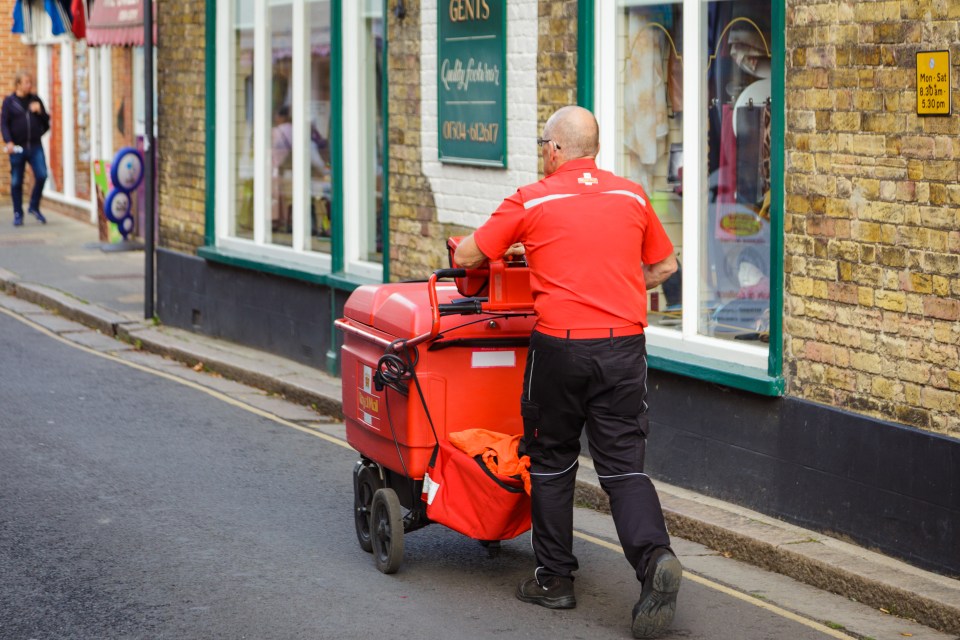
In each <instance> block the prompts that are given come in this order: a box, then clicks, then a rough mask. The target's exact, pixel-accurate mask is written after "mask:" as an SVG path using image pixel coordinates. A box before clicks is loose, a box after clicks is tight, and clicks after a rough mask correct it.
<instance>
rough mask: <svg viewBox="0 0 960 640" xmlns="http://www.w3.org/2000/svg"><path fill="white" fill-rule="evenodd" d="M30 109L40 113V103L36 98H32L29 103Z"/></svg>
mask: <svg viewBox="0 0 960 640" xmlns="http://www.w3.org/2000/svg"><path fill="white" fill-rule="evenodd" d="M30 111H33V112H34V113H40V103H39V102H37V101H36V100H34V101H33V102H31V103H30Z"/></svg>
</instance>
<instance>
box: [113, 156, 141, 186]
mask: <svg viewBox="0 0 960 640" xmlns="http://www.w3.org/2000/svg"><path fill="white" fill-rule="evenodd" d="M110 179H111V180H113V186H114V187H116V188H117V189H120V190H121V191H126V192H128V193H129V192H130V191H133V190H134V189H136V188H137V187H139V186H140V183H141V182H142V181H143V154H141V153H140V152H139V151H137V150H136V149H134V148H133V147H124V148H123V149H120V151H117V155H116V156H114V158H113V166H111V167H110Z"/></svg>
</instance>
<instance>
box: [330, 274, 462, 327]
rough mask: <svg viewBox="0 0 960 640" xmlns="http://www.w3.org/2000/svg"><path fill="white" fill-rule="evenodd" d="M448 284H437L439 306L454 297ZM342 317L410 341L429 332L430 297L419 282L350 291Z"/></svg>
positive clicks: (381, 285)
mask: <svg viewBox="0 0 960 640" xmlns="http://www.w3.org/2000/svg"><path fill="white" fill-rule="evenodd" d="M457 295H458V294H457V288H456V286H455V285H454V284H452V283H437V298H438V300H439V302H440V303H441V304H442V303H447V302H450V301H451V300H453V299H454V298H455V297H457ZM343 315H344V316H345V317H346V318H347V319H349V320H353V321H356V322H360V323H362V324H364V325H367V326H369V327H373V328H375V329H378V330H380V331H382V332H384V333H386V334H387V335H390V336H394V337H396V338H413V337H415V336H418V335H421V334H423V333H426V332H427V331H429V330H430V327H431V325H432V323H433V314H432V310H431V308H430V296H429V294H428V290H427V286H426V284H425V283H423V282H395V283H390V284H380V285H363V286H361V287H358V288H357V289H355V290H354V292H353V293H352V294H351V295H350V297H349V298H348V299H347V302H346V304H345V305H344V308H343Z"/></svg>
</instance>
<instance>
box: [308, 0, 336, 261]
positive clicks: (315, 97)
mask: <svg viewBox="0 0 960 640" xmlns="http://www.w3.org/2000/svg"><path fill="white" fill-rule="evenodd" d="M307 21H308V22H309V24H310V36H309V38H310V88H309V90H308V92H307V94H308V95H309V100H310V214H311V215H310V237H311V239H310V247H311V248H312V249H313V250H314V251H322V252H324V253H330V236H331V235H332V231H333V229H332V228H331V216H330V214H331V211H332V207H333V190H332V188H331V186H332V179H333V172H332V169H333V168H332V167H331V166H330V116H331V113H330V0H318V1H314V2H310V3H309V4H308V5H307Z"/></svg>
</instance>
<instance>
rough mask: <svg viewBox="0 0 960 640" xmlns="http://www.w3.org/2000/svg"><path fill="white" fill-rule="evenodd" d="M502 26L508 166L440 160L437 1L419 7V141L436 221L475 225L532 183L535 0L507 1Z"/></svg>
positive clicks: (536, 157) (534, 159)
mask: <svg viewBox="0 0 960 640" xmlns="http://www.w3.org/2000/svg"><path fill="white" fill-rule="evenodd" d="M505 4H506V12H507V24H506V37H507V167H508V168H507V169H491V168H479V167H465V166H459V165H452V164H442V163H441V162H440V161H439V159H438V147H437V144H438V141H437V137H438V134H437V111H438V106H437V0H424V1H423V3H422V5H421V11H420V38H421V58H420V95H421V98H422V102H421V107H422V112H421V119H422V121H421V127H422V130H421V132H420V144H421V152H422V168H423V173H424V175H425V176H427V178H428V179H429V181H430V186H431V188H432V189H433V195H434V199H435V202H436V205H437V218H438V220H439V221H440V222H448V223H456V224H462V225H465V226H469V227H478V226H480V225H481V224H482V223H483V222H484V221H485V220H486V219H487V217H488V216H489V215H490V214H491V213H492V212H493V211H494V210H495V209H496V208H497V207H498V206H499V205H500V202H501V201H502V200H503V199H504V198H505V197H507V196H508V195H510V194H511V193H513V192H514V191H516V190H517V187H519V186H521V185H524V184H528V183H530V182H536V181H537V180H538V178H539V176H538V174H537V161H538V160H539V157H540V155H539V153H538V151H537V144H536V139H537V135H538V134H539V132H538V131H537V32H538V20H537V0H509V1H508V2H506V3H505Z"/></svg>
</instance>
